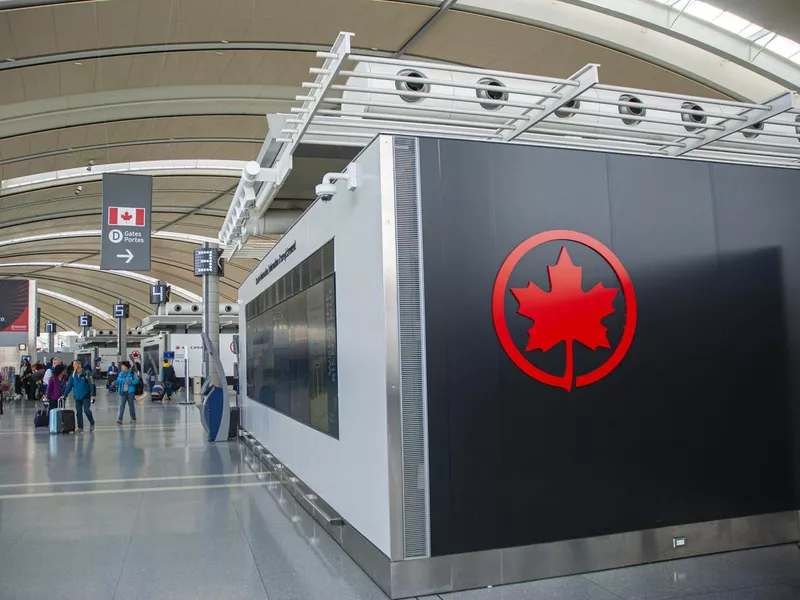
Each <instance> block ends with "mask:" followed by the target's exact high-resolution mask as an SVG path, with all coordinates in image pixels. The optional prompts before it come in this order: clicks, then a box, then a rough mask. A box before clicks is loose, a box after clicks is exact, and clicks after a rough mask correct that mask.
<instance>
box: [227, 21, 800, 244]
mask: <svg viewBox="0 0 800 600" xmlns="http://www.w3.org/2000/svg"><path fill="white" fill-rule="evenodd" d="M352 37H353V36H352V34H350V33H341V34H339V36H338V38H337V40H336V42H335V44H334V45H333V47H332V48H331V49H330V51H328V52H318V53H317V56H318V57H319V58H321V59H323V61H324V62H323V64H322V66H321V67H314V68H311V69H310V73H311V74H312V75H314V76H315V78H314V79H313V80H312V81H309V82H306V83H303V84H302V87H303V88H304V89H305V90H306V93H304V94H302V95H299V96H297V98H296V100H297V102H298V103H299V106H296V107H294V108H292V109H291V113H290V114H281V115H270V116H269V120H270V131H269V134H268V136H267V139H266V140H265V142H264V145H263V146H262V150H261V152H260V154H259V156H258V158H257V160H256V161H253V162H251V163H248V164H247V165H246V166H245V168H244V170H243V174H242V177H241V180H240V182H239V185H238V187H237V190H236V192H235V194H234V197H233V200H232V202H231V206H230V209H229V210H228V213H227V216H226V219H225V222H224V224H223V226H222V229H221V230H220V233H219V240H220V242H221V243H222V244H224V245H226V246H227V250H226V253H225V256H226V258H229V259H230V258H231V257H232V256H234V255H235V254H236V253H237V252H240V251H246V250H247V248H248V246H249V242H248V239H249V238H250V236H251V235H253V232H254V231H257V227H255V226H254V225H255V224H256V223H257V221H258V219H260V218H261V216H262V215H263V214H264V212H265V211H266V210H267V209H268V208H269V206H270V203H271V202H272V201H273V199H274V198H275V197H276V195H277V193H278V191H279V190H280V188H281V186H282V185H283V183H284V182H285V181H286V178H287V177H288V175H289V173H290V172H291V170H292V158H293V155H294V153H295V151H296V150H297V148H298V146H300V145H301V144H309V145H312V144H313V145H329V146H353V147H363V146H366V145H367V144H369V143H370V142H371V141H372V140H373V139H374V138H375V137H376V136H377V135H379V134H382V133H383V134H400V135H416V136H435V137H446V138H456V139H468V140H480V141H487V142H494V143H514V144H528V145H537V146H549V147H559V148H578V149H583V150H596V151H606V152H620V153H626V154H638V155H645V156H659V157H666V158H682V159H693V160H705V161H716V162H725V163H738V164H749V165H768V166H774V167H781V168H795V169H797V168H800V139H799V138H800V111H798V107H797V100H796V95H795V94H794V93H793V92H785V93H782V94H780V95H778V96H777V97H775V98H773V99H771V100H769V101H767V102H764V103H761V104H756V103H749V102H739V101H725V100H716V99H710V98H698V97H690V96H684V95H680V94H672V93H666V92H658V91H651V90H641V89H631V88H624V87H619V86H611V85H604V84H602V83H601V82H600V77H599V73H600V68H599V65H594V64H590V65H587V66H586V67H584V68H582V69H580V70H579V71H578V72H577V73H575V74H574V75H573V76H571V77H569V78H566V79H558V78H552V77H539V76H535V75H527V74H521V73H509V72H503V71H493V70H486V69H476V68H470V67H463V66H457V65H449V64H439V63H431V62H419V61H409V60H399V59H393V58H385V57H375V56H366V55H362V54H356V53H353V52H351V38H352Z"/></svg>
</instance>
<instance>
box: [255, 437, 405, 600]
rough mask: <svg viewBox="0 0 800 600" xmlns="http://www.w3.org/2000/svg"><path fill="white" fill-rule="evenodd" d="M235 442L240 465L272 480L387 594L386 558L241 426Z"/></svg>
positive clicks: (388, 575) (388, 590) (387, 567)
mask: <svg viewBox="0 0 800 600" xmlns="http://www.w3.org/2000/svg"><path fill="white" fill-rule="evenodd" d="M239 443H240V444H242V445H243V446H244V447H245V452H244V453H243V455H244V456H243V458H244V463H245V464H247V466H248V467H249V468H250V470H252V471H254V472H256V473H260V475H259V479H260V480H262V481H264V480H267V478H268V477H271V478H273V479H272V480H271V481H272V482H274V483H275V484H279V485H280V486H281V487H282V488H283V489H284V490H286V491H287V492H288V493H289V494H290V495H291V496H292V498H294V500H295V502H296V503H297V506H299V507H300V508H302V509H303V510H304V511H305V512H307V513H308V514H309V515H310V516H311V518H312V519H314V521H315V522H316V523H317V524H318V525H320V526H321V527H322V529H324V530H325V531H326V532H327V533H328V535H330V536H331V537H332V538H333V540H334V541H335V542H336V543H337V544H339V545H340V546H341V547H342V549H343V550H344V551H345V552H346V553H347V554H348V555H349V556H350V557H351V558H352V559H353V560H354V561H355V562H356V564H357V565H358V566H359V567H361V569H362V570H363V571H364V572H365V573H366V574H367V575H368V576H369V577H370V579H372V580H373V581H374V582H375V583H376V585H377V586H378V587H379V588H381V589H382V590H383V591H384V593H385V594H387V595H390V594H391V564H390V562H389V558H388V557H387V556H386V555H385V554H384V553H383V552H381V551H380V550H379V549H378V548H377V546H375V545H374V544H373V543H372V542H370V541H369V540H368V539H367V538H366V537H364V536H363V535H362V534H361V532H359V531H358V530H357V529H356V528H355V527H353V526H352V525H351V524H350V523H348V522H347V521H345V520H344V519H343V518H342V517H341V515H339V514H338V513H337V512H336V511H335V510H334V509H333V508H332V507H331V506H330V505H329V504H328V503H327V502H326V501H325V500H324V499H323V498H321V497H319V496H318V495H317V494H316V493H314V492H313V490H311V488H309V487H308V486H307V485H306V484H305V483H304V482H303V481H302V480H300V479H299V478H297V477H296V476H295V475H294V473H292V472H291V471H290V470H289V469H288V468H286V467H285V466H284V465H283V464H282V463H281V462H280V460H279V459H278V458H277V457H275V456H274V455H273V454H272V453H271V452H270V451H269V450H268V449H267V448H266V447H265V446H264V445H263V444H261V443H260V442H259V441H258V440H257V439H256V438H255V436H253V434H251V433H250V432H249V431H247V430H246V429H243V428H241V427H240V429H239ZM263 469H266V471H264V470H263ZM309 496H313V500H309Z"/></svg>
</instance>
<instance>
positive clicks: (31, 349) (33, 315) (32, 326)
mask: <svg viewBox="0 0 800 600" xmlns="http://www.w3.org/2000/svg"><path fill="white" fill-rule="evenodd" d="M37 292H38V284H37V283H36V282H35V281H29V282H28V354H30V355H31V364H33V363H35V362H36V338H37V337H39V298H38V295H37Z"/></svg>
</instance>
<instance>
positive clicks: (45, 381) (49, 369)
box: [42, 358, 61, 389]
mask: <svg viewBox="0 0 800 600" xmlns="http://www.w3.org/2000/svg"><path fill="white" fill-rule="evenodd" d="M60 364H61V359H60V358H54V359H53V362H52V364H51V365H50V366H49V367H47V370H46V371H45V373H44V379H42V383H43V384H44V387H45V389H47V384H48V383H50V378H51V377H52V376H53V372H54V371H55V368H56V367H57V366H58V365H60Z"/></svg>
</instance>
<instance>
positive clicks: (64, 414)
mask: <svg viewBox="0 0 800 600" xmlns="http://www.w3.org/2000/svg"><path fill="white" fill-rule="evenodd" d="M50 433H75V411H74V410H69V409H66V408H64V403H63V401H60V400H59V402H58V408H54V409H53V410H51V411H50Z"/></svg>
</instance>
